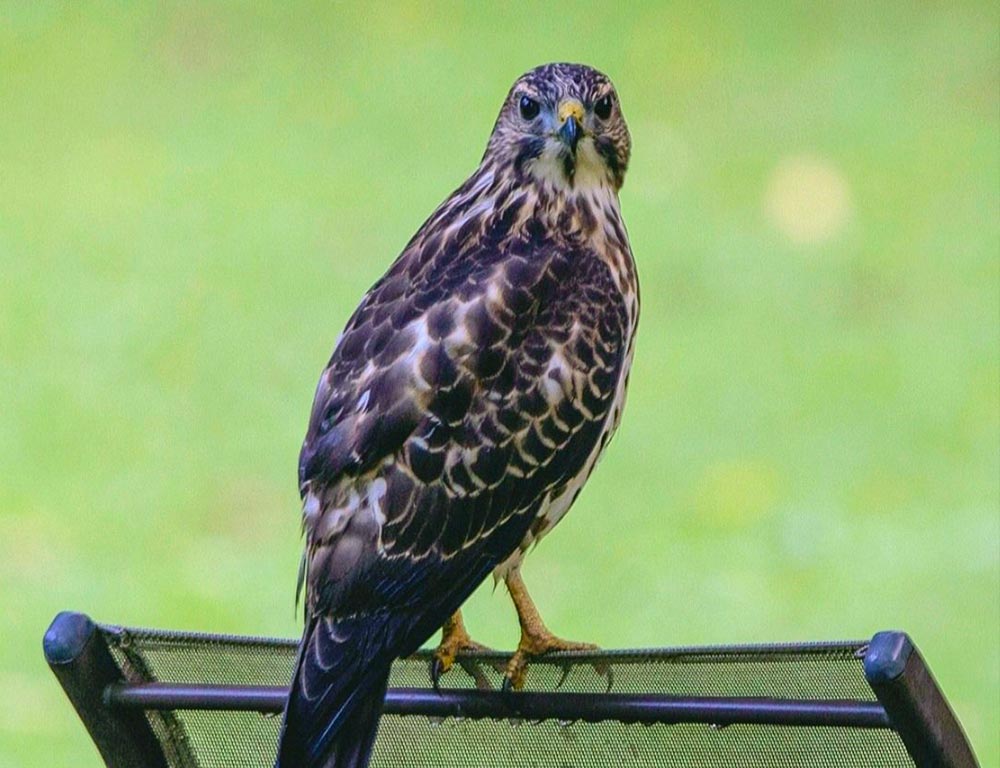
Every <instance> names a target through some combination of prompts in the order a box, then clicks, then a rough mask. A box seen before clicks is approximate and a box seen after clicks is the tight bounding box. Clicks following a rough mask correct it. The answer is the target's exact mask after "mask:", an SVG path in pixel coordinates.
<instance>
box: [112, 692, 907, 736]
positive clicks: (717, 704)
mask: <svg viewBox="0 0 1000 768" xmlns="http://www.w3.org/2000/svg"><path fill="white" fill-rule="evenodd" d="M287 695H288V689H287V688H284V687H275V686H235V685H200V684H183V683H142V684H138V685H113V686H111V687H109V688H108V691H107V694H106V699H107V702H108V704H109V705H111V706H112V707H121V708H142V709H202V710H242V711H254V712H264V713H278V712H281V711H282V710H283V709H284V706H285V699H286V697H287ZM385 713H386V714H390V715H421V716H424V717H464V718H470V719H506V718H518V719H525V720H563V721H575V720H584V721H589V722H597V721H604V720H618V721H621V722H626V723H708V724H713V725H718V726H725V725H734V724H736V723H754V724H762V725H796V726H836V727H853V728H888V727H889V720H888V718H887V717H886V714H885V710H884V709H883V708H882V706H881V705H880V704H878V703H876V702H869V701H840V700H835V701H834V700H824V701H818V700H797V699H766V698H717V697H705V696H664V695H651V694H647V695H637V696H633V695H628V694H590V693H539V692H518V693H504V692H501V691H478V690H470V689H442V690H441V691H433V690H430V689H427V688H390V689H389V691H388V692H387V693H386V697H385Z"/></svg>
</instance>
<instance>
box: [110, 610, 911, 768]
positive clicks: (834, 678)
mask: <svg viewBox="0 0 1000 768" xmlns="http://www.w3.org/2000/svg"><path fill="white" fill-rule="evenodd" d="M102 631H103V633H104V635H105V637H106V639H107V642H108V646H109V647H110V649H111V652H112V655H113V656H114V658H115V660H116V661H117V662H118V664H119V665H121V667H122V670H123V673H124V675H125V677H126V679H127V680H129V681H131V682H152V681H161V682H180V683H214V684H238V685H287V683H288V680H289V678H290V677H291V670H292V665H293V663H294V659H295V642H294V641H290V640H287V641H286V640H272V639H266V638H245V637H220V636H210V635H189V634H180V633H169V632H157V631H149V630H138V629H122V628H116V627H104V628H102ZM863 652H864V644H863V643H837V644H816V645H799V646H766V647H764V646H758V647H741V648H718V649H704V648H700V649H671V650H653V651H635V652H631V651H629V652H625V651H617V652H598V653H590V652H587V653H574V654H563V655H561V656H559V657H558V658H549V659H541V660H538V661H535V662H533V663H532V665H531V666H530V667H529V671H528V676H527V683H526V689H527V690H533V691H554V690H559V691H564V692H576V693H591V694H593V695H594V696H600V695H602V694H604V693H605V692H609V691H610V692H614V693H631V694H642V693H647V694H648V693H652V694H671V695H695V696H740V697H773V698H794V699H812V700H822V699H853V700H859V701H874V700H875V696H874V694H873V693H872V691H871V688H870V687H869V686H868V684H867V682H866V681H865V678H864V674H863V672H862V667H861V657H862V655H863ZM505 661H506V656H504V655H502V654H480V655H477V656H475V657H471V658H466V659H463V660H462V663H461V664H456V665H455V667H454V668H453V669H452V671H450V672H449V673H448V674H446V675H445V676H444V677H443V678H442V681H441V685H442V687H443V688H475V687H489V688H493V689H496V688H498V687H499V685H500V682H501V679H502V669H503V665H504V662H505ZM427 670H428V654H427V653H426V652H421V653H420V654H418V655H416V656H414V657H412V658H409V659H403V660H400V661H398V662H397V663H396V664H395V665H394V667H393V670H392V677H391V679H390V683H389V684H390V686H391V687H407V688H428V687H429V686H430V683H429V679H428V671H427ZM147 717H148V719H149V721H150V724H151V726H152V728H153V730H154V732H155V733H156V734H157V736H158V737H159V738H160V739H161V741H162V742H163V743H164V747H165V752H166V754H167V758H168V762H169V763H170V765H171V766H172V767H176V768H253V767H255V766H262V767H263V766H271V765H272V763H273V760H274V753H275V744H276V741H277V735H278V727H279V725H280V716H278V715H263V714H258V713H252V712H251V713H248V712H206V711H181V710H175V711H156V712H147ZM912 765H913V761H912V760H911V758H910V757H909V755H908V754H907V752H906V749H905V748H904V746H903V744H902V742H901V740H900V738H899V736H898V735H897V734H896V733H895V732H894V731H892V730H888V729H860V728H832V727H790V726H766V725H729V726H725V727H714V726H712V725H708V724H704V725H702V724H681V725H660V724H657V725H641V724H635V723H631V724H629V723H622V722H618V721H610V720H608V721H602V722H599V723H592V722H560V721H556V720H544V721H541V722H538V721H524V720H514V719H502V720H471V719H462V718H455V717H450V718H444V719H437V718H429V717H424V716H418V715H406V716H400V715H385V716H383V718H382V723H381V726H380V728H379V733H378V739H377V741H376V746H375V754H374V757H373V760H372V766H373V767H374V768H390V767H391V768H397V767H401V766H406V767H410V766H412V767H415V768H419V767H420V766H441V767H442V768H483V767H485V766H497V768H508V767H509V768H529V767H534V766H538V767H539V768H541V767H543V766H544V767H546V768H548V767H550V766H551V767H552V768H564V767H565V768H569V767H570V766H572V767H573V768H590V767H594V768H596V767H597V766H638V767H645V766H650V767H653V766H656V767H657V768H661V767H662V768H673V767H674V766H677V767H681V766H685V767H688V766H690V767H691V768H695V767H697V768H713V767H714V766H719V767H720V768H721V767H725V768H730V767H731V766H748V767H750V768H752V767H755V766H776V767H778V768H781V767H783V766H810V767H813V766H815V767H817V768H824V767H825V766H829V767H830V768H834V766H836V768H851V767H852V766H857V768H877V767H879V766H885V767H886V768H894V767H895V766H912Z"/></svg>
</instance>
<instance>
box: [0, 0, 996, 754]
mask: <svg viewBox="0 0 1000 768" xmlns="http://www.w3.org/2000/svg"><path fill="white" fill-rule="evenodd" d="M998 41H1000V35H998V15H997V8H996V5H995V3H987V2H983V3H978V4H943V3H942V4H926V3H925V4H903V3H881V4H878V6H877V8H873V7H872V6H871V4H869V3H861V2H853V3H829V4H825V6H823V7H817V6H815V5H813V4H808V3H801V4H785V3H758V4H754V6H753V9H752V10H749V9H744V10H737V9H736V8H735V7H730V6H728V5H725V4H721V5H720V4H715V3H702V2H683V3H674V4H669V5H667V4H661V3H649V4H639V3H634V4H630V5H628V6H627V7H623V8H621V9H620V10H613V9H612V7H611V6H609V5H608V4H607V3H591V4H568V3H567V4H562V3H553V2H550V3H546V4H545V5H544V6H538V7H526V6H505V7H503V8H498V7H493V6H487V5H481V6H472V5H465V4H460V3H455V4H438V5H431V6H428V5H426V4H424V3H412V4H405V5H401V6H395V7H388V6H386V7H382V8H380V9H379V10H378V11H377V12H375V11H372V10H368V9H367V8H365V7H364V6H338V7H336V8H334V7H327V5H325V4H316V5H314V6H306V5H288V4H285V3H268V4H263V3H256V4H251V3H223V4H211V5H209V4H202V3H195V2H191V3H172V2H171V3H88V4H82V3H68V2H67V3H59V2H32V3H21V2H3V3H2V4H0V353H2V354H0V412H2V416H0V425H2V426H0V606H2V608H0V611H2V613H0V615H2V619H0V622H2V623H0V691H2V692H3V696H4V702H5V703H4V704H3V705H2V706H0V765H3V766H8V765H10V766H13V765H52V766H57V765H58V766H69V765H73V766H97V765H98V764H99V760H98V757H97V753H96V751H95V750H94V749H93V748H92V747H91V746H90V745H89V742H88V738H87V736H86V734H85V732H84V729H83V727H82V726H81V724H80V723H79V722H78V721H77V720H76V718H75V715H74V714H73V712H72V710H71V708H70V706H69V704H68V702H67V701H66V700H65V698H64V697H63V694H62V693H61V691H60V689H59V687H58V685H57V684H56V682H55V680H54V679H53V678H52V676H51V675H50V674H49V672H48V671H47V669H46V668H45V666H44V663H43V659H42V653H41V636H42V633H43V631H44V630H45V628H46V626H47V624H48V622H49V620H50V619H51V618H52V616H53V615H54V614H55V613H56V612H57V611H59V610H61V609H65V608H72V609H77V610H83V611H86V612H88V613H90V614H91V615H92V616H94V617H95V618H96V619H98V620H104V621H112V622H121V623H131V624H139V625H148V626H155V627H174V628H184V629H197V630H211V631H226V632H242V633H259V634H276V635H285V636H292V635H296V634H297V633H298V623H297V621H296V615H295V612H294V610H293V592H294V585H295V573H296V567H297V564H298V557H299V549H300V541H299V519H298V518H299V510H298V503H297V502H298V499H297V491H296V477H295V465H296V459H297V452H298V448H299V444H300V441H301V438H302V435H303V433H304V430H305V425H306V420H307V417H308V412H309V406H310V403H311V398H312V393H313V388H314V386H315V383H316V380H317V377H318V375H319V372H320V370H321V368H322V367H323V365H324V363H325V361H326V359H327V357H328V355H329V352H330V349H331V348H332V345H333V342H334V339H335V338H336V336H337V334H338V332H339V331H340V328H341V326H342V325H343V323H344V322H345V320H346V319H347V317H348V315H349V314H350V312H351V310H352V309H353V307H354V306H355V303H356V302H357V300H358V298H359V297H360V295H361V294H362V293H363V291H364V290H365V289H366V288H367V287H368V286H369V285H370V284H371V283H372V282H373V281H374V280H375V279H376V278H377V277H378V276H379V275H380V274H381V273H382V271H383V270H384V269H385V268H386V266H387V265H388V264H389V263H390V261H391V260H392V259H393V258H394V257H395V256H396V254H397V253H398V252H399V250H400V248H401V247H402V246H403V245H404V244H405V242H406V240H407V239H408V238H409V236H410V235H411V234H412V233H413V232H414V231H415V230H416V228H417V227H418V226H419V225H420V223H421V222H422V221H423V219H424V217H425V216H426V215H427V214H429V213H430V211H431V210H432V209H433V208H434V207H435V206H436V205H437V204H438V203H439V202H440V201H441V200H442V199H443V198H444V197H445V196H446V195H447V194H448V193H449V192H450V191H451V190H452V189H453V188H455V187H456V186H457V185H458V184H459V183H460V182H461V181H462V180H463V179H464V178H465V177H466V176H467V175H468V174H469V173H470V172H471V170H472V169H473V168H474V166H475V165H476V163H477V162H478V160H479V158H480V156H481V153H482V150H483V148H484V146H485V143H486V139H487V136H488V133H489V130H490V128H491V126H492V124H493V120H494V118H495V115H496V111H497V109H498V108H499V105H500V102H501V100H502V98H503V96H504V94H505V93H506V91H507V88H508V87H509V86H510V83H511V82H512V81H513V80H514V79H515V78H516V77H517V76H518V75H519V74H520V73H521V72H523V71H524V70H526V69H528V68H530V67H532V66H534V65H536V64H539V63H542V62H545V61H550V60H574V61H585V62H588V63H591V64H593V65H595V66H597V67H599V68H601V69H603V70H605V71H606V72H608V73H609V74H610V75H611V76H612V77H613V79H614V80H615V82H616V83H617V86H618V89H619V92H620V95H621V100H622V104H623V106H624V110H625V113H626V116H627V118H628V120H629V122H630V125H631V128H632V133H633V140H634V145H635V151H634V157H633V163H632V168H631V171H630V173H629V176H628V179H627V183H626V185H625V188H624V190H623V192H622V207H623V210H624V214H625V218H626V221H627V223H628V226H629V230H630V233H631V237H632V244H633V248H634V250H635V254H636V258H637V261H638V264H639V268H640V275H641V279H642V289H643V317H642V323H641V327H640V339H639V345H638V351H637V359H636V365H635V369H634V374H633V378H632V381H633V384H632V389H631V397H630V405H629V409H628V411H627V413H626V417H625V421H624V425H623V427H622V430H621V432H620V434H619V436H618V438H617V439H616V440H615V443H614V444H613V447H612V450H611V451H610V453H609V455H608V456H607V458H606V459H605V460H604V462H603V464H602V467H601V469H600V471H598V472H597V473H596V475H595V477H594V478H593V480H592V482H591V483H590V484H589V487H588V490H587V491H586V492H585V493H584V494H583V496H582V498H581V500H580V502H579V504H578V505H577V506H576V508H575V510H574V511H573V513H572V514H571V515H570V517H569V519H568V522H566V523H565V524H564V525H563V526H560V528H559V531H558V533H556V534H554V535H553V536H551V537H550V538H548V539H547V540H546V541H545V543H544V544H543V545H542V546H541V547H540V548H539V549H538V550H537V551H536V553H535V554H534V555H533V556H531V557H530V558H529V560H528V564H527V567H526V570H525V575H526V579H527V582H528V584H529V586H530V587H532V588H533V592H534V595H535V597H536V599H537V601H538V603H539V605H540V607H541V609H542V612H543V615H544V616H545V617H546V619H547V621H548V622H549V624H550V626H552V627H553V629H555V630H556V631H557V632H559V633H561V634H564V635H566V636H569V637H574V638H577V639H588V640H593V641H596V642H598V643H600V644H602V645H604V646H609V647H620V646H644V645H675V644H692V643H699V644H701V643H730V642H748V641H770V640H806V639H820V638H859V637H866V636H870V635H871V634H872V633H873V632H874V631H876V630H879V629H884V628H904V629H906V630H908V631H909V632H910V633H911V634H912V635H913V637H914V638H915V640H916V641H917V643H918V644H919V645H920V646H921V648H922V649H923V651H924V653H925V655H926V657H927V659H928V660H929V662H930V664H931V666H932V668H933V669H934V670H935V672H936V673H937V675H938V678H939V681H940V683H941V684H942V686H943V688H944V690H945V692H946V694H947V695H948V696H949V697H950V699H951V701H952V703H953V705H954V707H955V709H956V710H957V712H958V714H959V716H960V718H961V719H962V721H963V723H964V724H965V726H966V728H967V730H968V732H969V733H970V735H971V737H972V740H973V743H974V746H975V748H976V749H977V751H978V752H979V756H980V758H981V759H982V760H983V764H984V765H997V764H998V761H1000V743H998V740H1000V721H998V709H1000V705H998V690H1000V369H998V366H1000V269H998V262H1000V259H998V255H1000V216H998V210H1000V166H998V156H1000V132H998V122H1000V119H998V109H1000V107H998V104H1000V100H998V92H1000V51H998ZM468 623H469V625H470V627H471V629H472V630H473V633H474V634H475V635H476V636H477V637H479V638H480V639H481V640H483V641H485V642H488V643H490V644H493V645H495V646H499V647H511V646H512V645H513V644H514V643H515V642H516V638H517V633H516V622H515V617H514V613H513V610H512V609H511V607H510V604H509V601H508V600H507V598H506V597H505V596H504V595H503V593H502V590H498V591H497V592H496V593H495V594H493V593H491V591H490V588H489V586H486V587H484V588H483V589H482V590H480V592H479V593H477V594H476V596H474V598H473V599H472V601H471V604H470V605H469V607H468Z"/></svg>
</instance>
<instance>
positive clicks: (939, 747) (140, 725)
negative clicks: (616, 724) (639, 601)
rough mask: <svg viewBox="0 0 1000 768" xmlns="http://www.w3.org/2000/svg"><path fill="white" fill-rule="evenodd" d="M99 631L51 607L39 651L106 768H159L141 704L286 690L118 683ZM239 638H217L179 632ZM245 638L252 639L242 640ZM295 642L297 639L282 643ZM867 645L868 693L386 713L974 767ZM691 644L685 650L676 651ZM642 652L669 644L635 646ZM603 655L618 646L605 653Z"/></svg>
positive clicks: (197, 703) (916, 684) (204, 705)
mask: <svg viewBox="0 0 1000 768" xmlns="http://www.w3.org/2000/svg"><path fill="white" fill-rule="evenodd" d="M107 631H112V632H113V631H115V628H113V627H101V626H98V625H97V624H95V623H94V622H93V621H92V620H91V619H90V618H89V617H87V616H86V615H84V614H81V613H70V612H65V613H60V614H59V615H58V616H56V617H55V619H54V620H53V622H52V624H51V626H50V627H49V629H48V631H47V632H46V633H45V638H44V643H43V645H44V650H45V658H46V660H47V661H48V664H49V667H50V668H51V669H52V671H53V673H54V674H55V676H56V678H57V679H58V680H59V682H60V684H61V685H62V687H63V690H64V691H65V692H66V695H67V696H68V697H69V699H70V701H71V702H72V704H73V706H74V708H75V709H76V711H77V714H78V715H79V716H80V719H81V720H82V721H83V723H84V725H85V726H86V728H87V730H88V732H89V733H90V736H91V738H92V739H93V741H94V743H95V745H96V746H97V748H98V750H99V751H100V753H101V756H102V757H103V759H104V761H105V763H106V765H107V766H109V768H138V767H139V766H150V767H152V768H161V767H162V768H167V761H166V758H165V756H164V753H163V750H162V748H161V745H160V744H159V741H158V740H157V737H156V735H155V733H154V732H153V730H152V728H151V727H150V723H149V721H148V720H147V718H146V717H145V715H144V711H146V710H211V711H249V712H261V713H275V714H276V713H280V712H281V711H282V709H283V707H284V703H285V698H286V696H287V688H285V687H281V686H236V685H209V684H198V683H184V684H181V683H164V682H146V683H134V682H131V683H130V682H127V681H126V680H125V679H124V678H123V676H122V671H121V669H120V668H119V667H118V665H117V663H116V662H115V660H114V658H113V657H112V655H111V652H110V650H109V648H108V645H107V642H106V641H105V639H104V634H103V633H104V632H107ZM184 637H187V638H191V637H200V638H203V639H205V640H207V641H211V640H225V641H228V642H233V641H239V640H240V639H241V638H239V637H233V636H225V637H224V636H218V635H198V636H195V635H184ZM247 640H248V641H249V640H250V639H247ZM287 642H288V644H289V645H294V641H287ZM858 646H859V648H860V649H862V650H863V651H864V658H863V668H864V673H865V678H866V680H867V682H868V684H869V685H870V686H871V688H872V691H873V692H874V694H875V697H876V698H877V702H876V701H847V700H819V701H818V700H797V699H777V698H751V697H706V696H673V695H662V694H642V695H633V694H621V693H607V694H589V693H586V694H585V693H570V692H558V691H555V692H537V691H521V692H505V691H483V690H461V689H442V690H439V691H436V690H434V689H433V688H430V687H428V688H390V689H389V691H388V692H387V694H386V700H385V712H386V713H387V714H401V715H422V716H426V717H436V718H441V717H463V718H471V719H477V718H492V719H506V718H521V719H524V720H529V721H530V720H543V719H549V718H552V719H558V720H564V721H570V720H583V721H588V722H599V721H604V720H618V721H621V722H626V723H631V722H638V723H647V724H653V723H664V724H676V723H703V724H711V725H715V726H725V725H733V724H757V725H774V726H787V727H796V726H799V727H801V726H814V727H815V726H826V727H848V728H887V729H892V730H895V731H896V732H897V733H898V734H899V736H900V739H901V740H902V742H903V744H904V746H905V747H906V749H907V751H908V752H909V754H910V756H911V757H912V758H913V761H914V763H915V764H916V765H917V766H920V767H921V768H923V767H924V766H946V767H948V768H968V767H969V766H976V765H978V764H977V762H976V758H975V756H974V754H973V752H972V749H971V747H970V745H969V742H968V740H967V739H966V737H965V734H964V733H963V732H962V729H961V726H960V725H959V723H958V720H957V719H956V718H955V715H954V713H953V712H952V710H951V708H950V707H949V705H948V703H947V701H946V700H945V698H944V696H943V694H942V693H941V690H940V689H939V688H938V686H937V684H936V682H935V681H934V678H933V677H932V676H931V673H930V670H929V669H928V667H927V665H926V664H925V662H924V660H923V657H922V656H921V655H920V652H919V651H918V650H917V648H916V646H915V645H914V644H913V642H912V641H911V640H910V638H909V636H908V635H906V634H905V633H903V632H879V633H878V634H876V635H875V636H874V637H873V638H872V639H871V641H870V642H868V643H867V644H864V643H859V644H858ZM809 647H810V646H803V645H798V646H796V645H781V646H753V647H750V648H748V647H747V646H739V647H729V648H710V649H697V650H703V651H706V652H720V651H726V652H729V651H743V650H748V649H749V650H760V651H767V650H782V651H796V650H805V649H808V648H809ZM684 650H685V651H690V650H692V649H684ZM643 653H648V654H649V655H654V656H655V655H656V654H657V653H661V654H671V653H677V650H676V649H675V650H666V649H665V650H663V651H659V652H656V651H649V652H643ZM608 655H609V656H610V657H611V658H613V657H614V656H615V652H611V653H610V654H608Z"/></svg>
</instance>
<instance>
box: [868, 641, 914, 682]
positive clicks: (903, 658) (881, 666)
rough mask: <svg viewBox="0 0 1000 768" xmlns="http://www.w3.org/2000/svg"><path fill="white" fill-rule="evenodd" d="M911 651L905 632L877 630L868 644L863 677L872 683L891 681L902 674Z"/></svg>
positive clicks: (911, 646)
mask: <svg viewBox="0 0 1000 768" xmlns="http://www.w3.org/2000/svg"><path fill="white" fill-rule="evenodd" d="M911 653H913V643H912V642H911V641H910V636H909V635H907V634H906V633H905V632H879V633H878V634H876V635H875V637H873V638H872V641H871V642H870V643H869V644H868V652H867V653H866V654H865V661H864V667H865V677H866V678H868V682H869V683H870V684H872V685H877V684H882V683H891V682H892V681H893V680H895V679H896V678H898V677H899V676H900V675H901V674H903V669H904V668H905V667H906V662H907V661H908V660H909V658H910V654H911Z"/></svg>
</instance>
